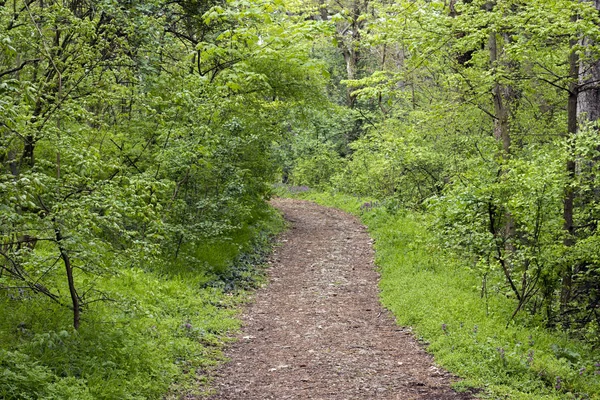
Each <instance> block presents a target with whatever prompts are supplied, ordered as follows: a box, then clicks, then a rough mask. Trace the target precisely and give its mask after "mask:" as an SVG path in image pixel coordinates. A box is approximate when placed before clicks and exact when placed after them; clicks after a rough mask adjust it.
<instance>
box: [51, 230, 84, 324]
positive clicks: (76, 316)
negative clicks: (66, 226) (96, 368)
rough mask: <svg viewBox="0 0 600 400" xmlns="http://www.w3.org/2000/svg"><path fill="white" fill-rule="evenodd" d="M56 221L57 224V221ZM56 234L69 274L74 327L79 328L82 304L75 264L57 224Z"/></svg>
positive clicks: (66, 270)
mask: <svg viewBox="0 0 600 400" xmlns="http://www.w3.org/2000/svg"><path fill="white" fill-rule="evenodd" d="M54 222H55V224H56V221H54ZM54 234H55V238H56V243H57V244H58V249H59V251H60V258H62V260H63V264H64V265H65V272H66V274H67V283H68V285H69V294H70V295H71V304H72V309H73V328H75V329H79V320H80V315H81V304H80V302H79V295H78V294H77V290H76V289H75V279H74V278H73V265H72V264H71V258H70V257H69V254H68V253H67V251H66V249H65V248H64V247H63V236H62V232H61V230H60V228H59V227H58V226H55V228H54Z"/></svg>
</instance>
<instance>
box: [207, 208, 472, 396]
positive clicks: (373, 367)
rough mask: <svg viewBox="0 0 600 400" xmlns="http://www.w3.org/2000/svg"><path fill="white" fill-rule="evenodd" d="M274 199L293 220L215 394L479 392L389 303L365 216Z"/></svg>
mask: <svg viewBox="0 0 600 400" xmlns="http://www.w3.org/2000/svg"><path fill="white" fill-rule="evenodd" d="M272 204H273V205H274V206H275V207H277V208H278V209H279V210H281V211H282V212H283V214H284V216H285V218H286V219H287V221H289V222H290V224H291V227H290V229H289V230H288V231H287V232H286V233H284V234H283V235H282V237H281V239H280V242H281V246H279V247H278V248H277V250H276V252H275V253H274V254H273V256H272V257H271V260H270V262H269V263H270V267H269V271H268V275H269V284H268V285H266V286H265V287H263V288H262V289H260V290H259V291H258V292H257V293H256V295H255V299H254V301H253V302H252V304H250V305H249V306H248V307H247V309H246V310H245V312H244V315H243V323H244V327H243V331H242V332H241V333H240V334H239V338H238V341H237V342H236V343H234V344H233V345H231V346H230V348H229V349H228V351H227V356H228V357H229V358H230V360H231V361H230V362H229V363H227V364H225V365H223V366H222V367H221V368H220V369H219V370H217V371H216V373H215V376H214V381H213V387H214V389H215V391H216V392H217V394H215V395H213V396H212V397H210V399H214V400H216V399H220V400H224V399H239V400H250V399H260V400H266V399H277V400H283V399H329V400H338V399H339V400H342V399H343V400H346V399H403V400H404V399H440V400H442V399H448V400H449V399H473V397H472V395H471V394H468V393H457V392H455V391H453V390H452V389H451V388H450V384H451V382H452V381H453V380H454V379H455V378H454V377H453V376H452V375H450V374H449V373H447V372H446V371H443V370H442V369H440V368H438V367H437V366H436V365H435V364H434V363H433V359H432V357H431V356H430V355H428V354H427V353H426V352H425V351H424V350H423V348H422V347H421V345H420V344H419V343H418V342H417V341H416V340H415V338H414V337H413V335H412V334H411V332H410V329H407V328H401V327H398V326H397V325H396V323H395V321H394V319H393V317H392V316H391V315H390V314H389V313H388V312H387V311H385V310H384V309H383V308H382V307H381V305H380V303H379V291H378V286H377V284H378V281H379V275H378V273H377V272H376V268H375V266H374V261H373V248H372V241H371V239H370V238H369V235H368V233H367V231H366V228H365V227H364V226H363V225H362V224H361V223H360V222H359V221H358V220H357V219H356V218H355V217H353V216H350V215H348V214H346V213H343V212H342V211H339V210H335V209H331V208H325V207H321V206H318V205H316V204H313V203H310V202H306V201H301V200H291V199H275V200H273V201H272Z"/></svg>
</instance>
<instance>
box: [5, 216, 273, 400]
mask: <svg viewBox="0 0 600 400" xmlns="http://www.w3.org/2000/svg"><path fill="white" fill-rule="evenodd" d="M282 229H283V220H282V218H281V217H280V215H279V214H278V213H276V212H274V211H273V210H270V211H265V212H263V213H262V214H261V215H257V216H256V217H255V218H254V221H253V222H252V223H247V224H245V226H244V227H243V228H242V229H240V230H239V231H237V232H235V233H234V234H233V235H230V236H229V237H228V238H221V239H213V240H210V241H208V240H207V241H206V242H205V243H202V244H196V245H190V246H188V248H187V249H185V251H184V252H183V253H182V256H181V257H179V258H178V259H177V260H173V259H171V260H164V262H163V263H162V264H160V265H148V266H144V267H143V268H142V267H136V268H131V269H127V270H121V271H119V272H118V273H115V274H111V275H104V276H100V277H98V278H97V282H95V285H94V287H95V289H96V290H98V291H99V292H102V297H103V298H104V301H99V302H96V303H92V304H90V305H89V306H88V308H86V309H85V310H84V314H83V319H82V324H81V327H80V329H79V330H78V331H74V330H73V329H72V328H71V318H72V316H71V312H70V310H69V309H67V308H65V307H62V306H59V305H57V304H55V303H52V302H50V301H49V300H47V299H46V298H39V297H31V298H30V299H28V300H27V301H23V299H20V300H19V301H16V300H13V299H11V297H10V296H7V295H3V294H1V293H0V399H4V400H26V399H36V400H37V399H40V400H41V399H43V400H68V399H72V400H88V399H90V400H91V399H106V400H108V399H111V400H112V399H115V400H117V399H119V400H124V399H130V400H134V399H139V400H142V399H162V398H183V397H185V396H188V395H193V394H198V393H200V392H201V391H203V390H205V389H206V386H205V385H203V384H202V383H203V381H204V379H205V378H204V377H203V376H204V374H203V371H205V370H206V369H208V368H211V367H212V366H214V365H215V364H217V363H218V362H220V361H222V360H223V355H222V347H223V344H224V343H225V342H227V340H228V336H227V334H228V333H230V332H231V331H234V330H236V329H238V327H239V320H238V319H237V318H236V313H237V312H236V308H235V307H234V306H236V305H239V303H240V302H242V301H244V299H245V298H246V297H247V296H246V295H245V293H246V290H247V289H251V288H253V287H255V286H257V285H258V284H260V282H261V281H262V279H263V278H262V272H261V269H260V268H257V265H260V264H261V263H262V261H263V258H264V257H265V255H266V254H267V253H268V252H269V250H270V243H271V240H270V238H271V237H272V236H273V235H274V234H276V233H278V232H279V231H281V230H282ZM186 252H187V253H186ZM190 253H193V259H194V260H195V263H193V264H190V263H187V262H186V260H188V259H189V258H186V257H185V256H184V255H185V254H188V255H189V254H190Z"/></svg>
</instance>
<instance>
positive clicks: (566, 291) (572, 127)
mask: <svg viewBox="0 0 600 400" xmlns="http://www.w3.org/2000/svg"><path fill="white" fill-rule="evenodd" d="M576 44H577V43H576V42H575V41H573V42H571V47H572V48H574V47H575V45H576ZM569 75H570V77H571V82H570V83H569V102H568V105H567V115H568V121H567V135H568V137H571V136H574V135H576V134H577V116H578V97H579V82H578V80H579V56H578V55H577V52H576V51H575V50H573V51H571V54H570V56H569ZM570 153H571V154H570V155H569V159H568V160H567V165H566V167H567V185H566V188H565V198H564V202H563V205H564V207H563V220H564V223H563V228H564V230H565V234H566V236H565V239H564V240H563V244H564V245H565V246H567V247H571V246H572V245H573V244H574V234H575V232H574V224H573V209H574V204H575V192H574V191H573V187H572V186H571V183H572V182H573V180H574V179H575V168H576V164H575V159H574V158H573V156H572V152H570ZM572 275H573V267H572V266H571V265H566V266H565V270H564V271H563V276H562V284H561V295H560V309H561V314H563V313H564V312H566V309H567V306H568V303H569V301H570V300H571V291H572V284H573V279H572Z"/></svg>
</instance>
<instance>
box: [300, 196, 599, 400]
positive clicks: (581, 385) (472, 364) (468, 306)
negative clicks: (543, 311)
mask: <svg viewBox="0 0 600 400" xmlns="http://www.w3.org/2000/svg"><path fill="white" fill-rule="evenodd" d="M299 196H300V197H302V198H306V199H310V200H314V201H316V202H318V203H321V204H323V205H327V206H333V207H337V208H341V209H343V210H344V211H347V212H351V213H354V214H357V215H361V218H362V220H363V222H364V223H365V224H366V225H367V226H368V228H369V231H370V233H371V235H372V237H373V238H374V239H375V243H376V244H375V248H376V257H377V265H378V266H379V267H380V269H381V274H382V278H381V283H380V287H381V300H382V303H383V304H384V305H385V306H386V307H387V308H388V309H389V310H391V311H392V312H393V313H394V315H395V316H396V318H397V321H398V324H400V325H404V326H411V327H412V328H413V331H414V333H415V334H416V335H417V337H418V338H419V339H421V340H422V341H423V342H425V343H426V344H428V350H429V351H430V352H431V353H433V354H434V355H435V357H436V360H437V362H438V363H439V364H440V365H442V366H443V367H445V368H447V369H448V370H450V371H451V372H453V373H454V374H456V375H458V376H460V377H461V378H462V379H463V380H462V381H461V382H459V383H457V384H456V386H457V388H458V389H460V388H468V387H474V388H481V389H483V391H482V393H481V396H482V397H486V398H493V399H574V398H580V399H600V365H598V364H596V363H598V362H600V353H599V352H598V351H597V350H596V351H593V350H592V349H590V348H589V347H588V346H586V345H585V344H582V343H579V342H576V341H572V340H569V339H568V338H567V337H565V336H564V335H561V334H560V333H557V332H551V331H547V330H545V329H543V328H539V327H537V325H536V323H535V321H531V320H529V319H528V316H527V315H522V314H520V315H519V317H518V319H517V320H516V321H515V322H514V323H512V324H510V325H509V326H508V327H506V322H507V321H508V320H509V318H510V315H511V314H512V311H513V310H514V308H513V307H514V306H515V305H514V304H513V302H512V300H509V299H507V298H504V297H502V296H491V297H490V298H489V301H488V304H487V307H486V302H485V301H483V300H482V299H481V297H480V286H481V282H479V281H478V279H476V278H474V277H473V275H472V274H471V273H470V272H469V270H468V268H467V267H466V266H465V265H464V264H465V263H461V261H460V260H457V259H455V258H453V257H452V256H451V255H450V254H448V253H447V252H445V251H444V250H443V249H442V248H434V247H432V246H433V245H432V241H431V240H429V239H430V238H431V233H429V232H428V231H427V228H426V227H427V223H426V221H425V218H426V217H425V216H422V215H417V214H413V213H406V214H405V215H392V214H390V213H388V212H387V211H386V210H385V209H383V208H375V209H373V210H368V211H367V210H365V211H362V212H361V209H360V207H361V205H362V204H363V203H364V201H361V200H360V199H357V198H354V197H350V196H343V195H331V194H319V193H310V192H309V193H303V194H300V195H299Z"/></svg>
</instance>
